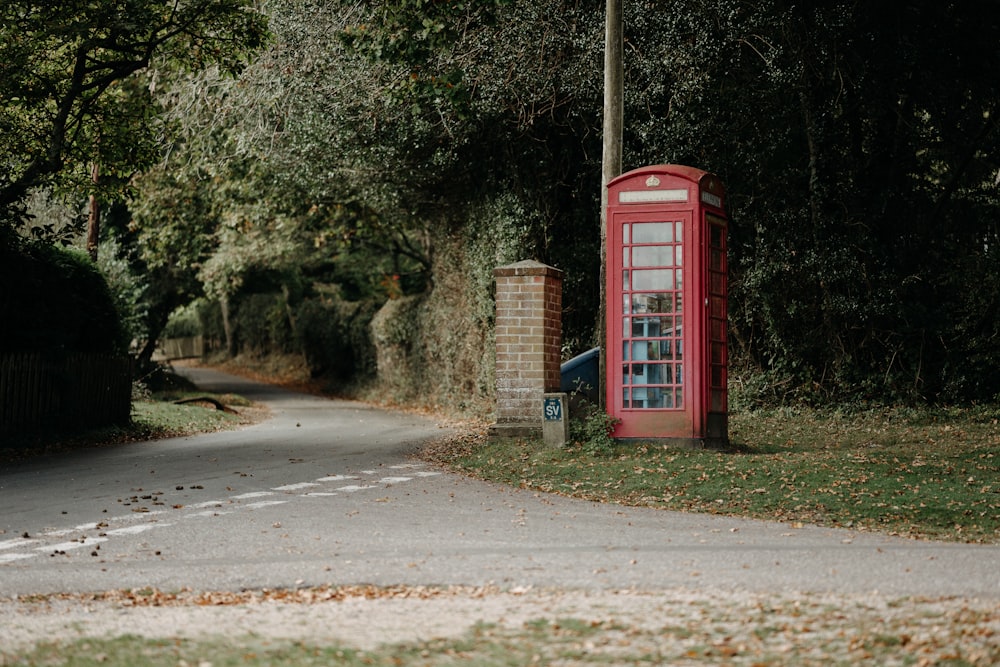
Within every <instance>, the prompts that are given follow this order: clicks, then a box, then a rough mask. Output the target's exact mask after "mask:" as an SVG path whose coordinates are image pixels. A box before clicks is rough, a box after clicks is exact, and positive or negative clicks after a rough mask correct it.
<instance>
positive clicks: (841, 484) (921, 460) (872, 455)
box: [427, 407, 1000, 543]
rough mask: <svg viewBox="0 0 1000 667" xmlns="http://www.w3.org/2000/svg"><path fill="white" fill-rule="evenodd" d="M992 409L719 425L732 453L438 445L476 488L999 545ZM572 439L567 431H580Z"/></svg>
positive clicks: (999, 433) (769, 415)
mask: <svg viewBox="0 0 1000 667" xmlns="http://www.w3.org/2000/svg"><path fill="white" fill-rule="evenodd" d="M998 416H1000V411H998V409H997V408H996V407H988V408H987V407H975V408H964V409H957V408H956V409H934V410H932V409H921V410H910V409H904V408H894V409H884V410H871V411H859V412H853V413H846V412H836V411H822V410H805V409H799V410H790V409H783V410H774V411H767V412H765V411H757V412H746V413H735V414H733V415H731V417H730V439H731V442H732V445H733V446H732V449H731V451H726V452H718V451H708V450H684V449H678V448H674V447H670V446H664V445H662V444H656V443H652V442H650V443H645V444H643V443H639V444H627V445H625V444H617V445H615V446H614V447H613V448H611V450H610V451H609V452H607V453H604V454H602V450H601V449H600V448H595V447H589V446H588V445H587V443H586V442H581V441H580V440H579V439H577V440H576V441H574V442H573V443H571V444H570V445H568V446H567V447H565V448H563V449H551V448H546V447H545V446H544V445H543V444H542V443H541V442H540V441H536V440H525V439H508V440H498V441H487V438H486V435H485V431H482V430H481V431H478V432H476V433H475V434H471V435H470V434H466V435H464V436H462V437H456V438H453V439H451V440H448V441H445V442H441V443H437V444H436V445H434V446H432V447H431V448H429V449H428V450H427V456H428V458H431V459H432V460H435V461H437V462H439V463H443V464H445V465H446V466H447V467H449V468H451V469H454V470H459V471H462V472H465V473H467V474H471V475H473V476H476V477H479V478H481V479H486V480H490V481H495V482H501V483H505V484H510V485H514V486H519V487H524V488H532V489H538V490H541V491H546V492H551V493H560V494H564V495H569V496H575V497H580V498H586V499H589V500H597V501H601V502H615V503H621V504H624V505H633V506H647V507H657V508H663V509H670V510H684V511H696V512H707V513H712V514H726V515H735V516H746V517H753V518H760V519H778V520H782V521H786V522H790V523H793V524H794V523H803V524H805V523H810V524H818V525H830V526H839V527H845V528H852V529H855V530H860V531H865V530H868V531H879V532H886V533H890V534H898V535H904V536H909V537H916V538H933V539H944V540H952V541H963V542H987V543H995V542H998V541H1000V428H998ZM578 432H579V430H578Z"/></svg>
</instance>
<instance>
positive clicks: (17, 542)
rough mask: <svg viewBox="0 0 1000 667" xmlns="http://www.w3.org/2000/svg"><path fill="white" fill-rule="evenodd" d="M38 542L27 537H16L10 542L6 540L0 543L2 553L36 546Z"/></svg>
mask: <svg viewBox="0 0 1000 667" xmlns="http://www.w3.org/2000/svg"><path fill="white" fill-rule="evenodd" d="M37 541H38V540H33V539H30V538H27V537H15V538H13V539H10V540H4V541H3V542H0V551H2V550H4V549H16V548H17V547H23V546H27V545H29V544H34V543H35V542H37Z"/></svg>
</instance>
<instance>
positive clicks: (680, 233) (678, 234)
mask: <svg viewBox="0 0 1000 667" xmlns="http://www.w3.org/2000/svg"><path fill="white" fill-rule="evenodd" d="M674 224H675V225H676V227H677V232H676V235H675V236H674V238H675V239H677V242H678V243H680V242H681V239H683V238H684V234H683V226H682V224H681V223H680V222H675V223H674Z"/></svg>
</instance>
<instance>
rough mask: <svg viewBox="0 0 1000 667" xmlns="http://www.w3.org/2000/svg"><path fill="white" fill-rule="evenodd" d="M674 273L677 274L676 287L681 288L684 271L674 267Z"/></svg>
mask: <svg viewBox="0 0 1000 667" xmlns="http://www.w3.org/2000/svg"><path fill="white" fill-rule="evenodd" d="M675 273H676V274H677V289H678V290H680V289H683V287H682V285H683V281H684V277H683V276H684V272H683V271H682V270H681V269H676V270H675Z"/></svg>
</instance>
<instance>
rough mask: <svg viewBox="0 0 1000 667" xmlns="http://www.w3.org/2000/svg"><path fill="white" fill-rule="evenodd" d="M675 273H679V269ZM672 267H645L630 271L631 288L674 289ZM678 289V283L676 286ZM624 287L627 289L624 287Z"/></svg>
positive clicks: (673, 271)
mask: <svg viewBox="0 0 1000 667" xmlns="http://www.w3.org/2000/svg"><path fill="white" fill-rule="evenodd" d="M676 273H677V274H678V275H679V274H680V271H679V270H677V271H676ZM674 274H675V270H674V269H652V270H650V269H647V270H644V271H633V272H632V289H636V290H672V289H674ZM677 288H678V289H680V285H679V284H678V286H677ZM626 289H628V288H627V287H626Z"/></svg>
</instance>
